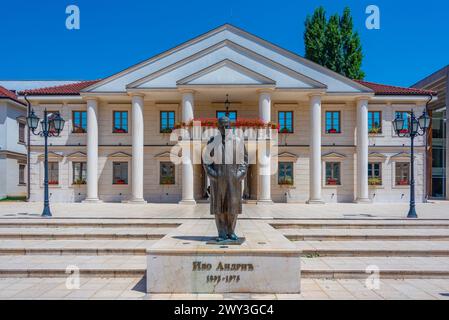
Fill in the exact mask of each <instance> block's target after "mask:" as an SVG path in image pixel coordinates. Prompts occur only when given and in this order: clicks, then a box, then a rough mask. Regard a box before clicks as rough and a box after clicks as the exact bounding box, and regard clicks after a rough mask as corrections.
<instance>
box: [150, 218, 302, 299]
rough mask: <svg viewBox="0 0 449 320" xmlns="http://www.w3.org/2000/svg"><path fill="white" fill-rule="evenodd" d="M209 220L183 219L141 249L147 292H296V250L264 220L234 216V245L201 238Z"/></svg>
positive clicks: (209, 234) (210, 229)
mask: <svg viewBox="0 0 449 320" xmlns="http://www.w3.org/2000/svg"><path fill="white" fill-rule="evenodd" d="M216 232H217V231H216V227H215V223H214V221H213V220H198V221H195V222H188V223H185V224H183V225H182V226H180V227H179V228H177V229H176V230H174V231H173V232H171V233H169V234H167V235H166V236H165V237H164V238H162V239H161V240H160V241H158V242H157V243H156V244H154V246H152V247H151V248H149V249H148V250H147V255H148V258H147V259H148V260H147V261H148V262H147V292H148V293H234V292H235V293H299V292H300V271H301V268H300V254H301V251H300V250H299V249H297V248H296V246H295V245H294V244H293V243H291V242H290V241H289V240H287V239H286V238H285V237H284V236H282V234H280V233H279V232H278V231H277V230H275V229H273V228H272V227H271V226H269V225H268V224H266V223H260V222H257V221H245V220H243V221H239V222H238V227H237V234H238V235H239V236H241V237H245V238H246V241H245V242H244V243H243V244H242V245H240V246H234V245H233V246H231V245H229V246H226V245H224V246H220V245H213V244H207V242H208V241H210V240H212V239H213V238H214V237H215V234H216Z"/></svg>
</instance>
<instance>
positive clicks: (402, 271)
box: [0, 255, 449, 279]
mask: <svg viewBox="0 0 449 320" xmlns="http://www.w3.org/2000/svg"><path fill="white" fill-rule="evenodd" d="M75 269H76V271H77V272H79V274H80V275H81V276H84V277H104V278H107V277H142V276H144V275H145V271H146V257H145V256H128V255H124V256H123V255H114V256H103V257H102V256H80V255H77V256H73V255H68V256H47V255H37V256H0V277H34V278H41V277H67V276H68V275H69V274H70V273H73V270H75ZM301 269H302V271H301V277H302V278H335V279H345V278H346V279H347V278H351V279H359V278H363V279H366V278H367V277H368V276H369V275H370V274H372V270H378V272H379V275H380V278H395V279H404V278H449V258H443V257H440V258H435V257H432V258H413V257H383V258H380V257H377V258H376V257H364V258H354V257H324V258H303V259H302V266H301Z"/></svg>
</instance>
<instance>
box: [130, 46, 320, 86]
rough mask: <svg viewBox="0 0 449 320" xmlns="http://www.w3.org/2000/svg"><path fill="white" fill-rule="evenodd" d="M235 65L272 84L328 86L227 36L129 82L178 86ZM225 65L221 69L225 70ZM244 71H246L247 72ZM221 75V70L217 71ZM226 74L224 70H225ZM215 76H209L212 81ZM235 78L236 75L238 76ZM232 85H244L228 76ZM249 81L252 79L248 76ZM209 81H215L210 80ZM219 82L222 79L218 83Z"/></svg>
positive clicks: (249, 74)
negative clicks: (228, 38)
mask: <svg viewBox="0 0 449 320" xmlns="http://www.w3.org/2000/svg"><path fill="white" fill-rule="evenodd" d="M226 63H227V65H228V67H229V66H232V73H233V74H234V75H236V71H237V70H239V73H240V75H239V78H241V77H242V76H243V74H244V76H245V77H247V78H248V77H249V78H252V82H253V84H257V83H256V82H255V80H256V81H259V82H261V81H264V80H265V81H268V82H269V84H274V83H275V84H276V87H277V88H300V89H304V88H306V89H313V88H322V89H324V88H325V87H326V86H325V85H323V84H322V83H319V82H318V81H315V80H313V79H311V78H308V77H306V76H304V75H302V74H301V73H299V72H296V71H294V70H291V69H288V68H286V67H284V66H283V65H281V64H279V63H276V62H274V61H271V60H269V59H267V58H266V57H264V56H262V55H260V54H258V53H256V52H253V51H251V50H249V49H247V48H245V47H242V46H240V45H238V44H236V43H234V42H232V41H229V40H225V41H222V42H220V43H217V44H216V45H213V46H211V47H209V48H207V49H206V50H203V51H201V52H199V53H196V54H194V55H191V56H189V57H187V58H185V59H183V60H181V61H179V62H177V63H174V64H173V65H170V66H168V67H167V68H163V69H161V70H158V71H157V72H155V73H152V74H150V75H148V76H146V77H143V78H141V79H139V80H137V81H135V82H133V83H130V84H129V85H127V88H128V89H162V88H163V89H167V88H168V89H170V88H171V89H174V88H178V86H179V82H180V81H183V80H185V79H186V78H189V77H195V76H197V75H198V74H201V73H202V72H205V74H207V73H208V72H207V71H205V70H208V69H210V70H213V69H214V68H217V66H218V69H219V68H220V67H219V66H220V64H222V66H223V65H224V64H226ZM223 71H224V69H222V70H221V72H223ZM243 71H244V73H243ZM215 75H217V74H215ZM222 75H223V74H222ZM210 80H211V79H209V81H210ZM234 80H235V79H234ZM227 81H228V83H227V84H228V85H241V84H240V83H239V82H234V83H232V82H231V81H232V79H231V78H230V77H227ZM246 81H248V80H246ZM207 85H214V83H211V82H209V83H208V84H207ZM215 85H219V83H217V84H215Z"/></svg>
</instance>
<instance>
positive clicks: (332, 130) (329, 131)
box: [327, 129, 339, 133]
mask: <svg viewBox="0 0 449 320" xmlns="http://www.w3.org/2000/svg"><path fill="white" fill-rule="evenodd" d="M327 133H339V132H338V131H337V129H329V130H327Z"/></svg>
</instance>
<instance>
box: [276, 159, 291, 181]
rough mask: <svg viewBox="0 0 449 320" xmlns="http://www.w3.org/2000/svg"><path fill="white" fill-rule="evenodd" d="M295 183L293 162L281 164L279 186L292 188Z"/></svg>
mask: <svg viewBox="0 0 449 320" xmlns="http://www.w3.org/2000/svg"><path fill="white" fill-rule="evenodd" d="M293 183H294V174H293V162H279V167H278V184H279V185H288V186H292V185H293Z"/></svg>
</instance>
